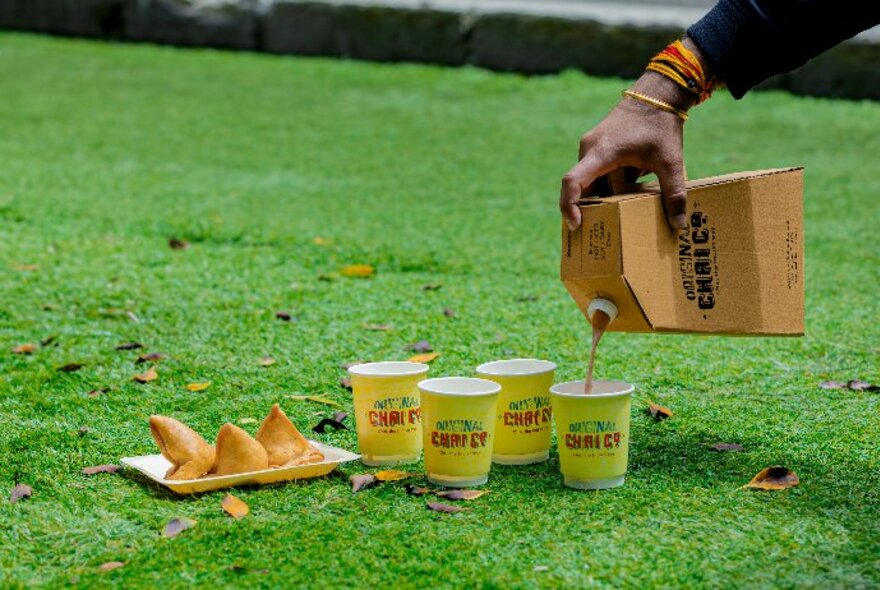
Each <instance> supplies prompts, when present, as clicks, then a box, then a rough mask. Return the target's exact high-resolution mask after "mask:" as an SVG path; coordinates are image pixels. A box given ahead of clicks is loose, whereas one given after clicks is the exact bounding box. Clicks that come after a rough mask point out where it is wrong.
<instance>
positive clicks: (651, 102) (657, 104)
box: [621, 90, 688, 121]
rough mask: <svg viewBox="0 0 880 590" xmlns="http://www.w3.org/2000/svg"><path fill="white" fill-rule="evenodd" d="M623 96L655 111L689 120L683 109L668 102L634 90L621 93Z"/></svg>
mask: <svg viewBox="0 0 880 590" xmlns="http://www.w3.org/2000/svg"><path fill="white" fill-rule="evenodd" d="M621 94H622V95H623V96H628V97H630V98H632V99H634V100H637V101H639V102H643V103H645V104H646V105H648V106H652V107H654V108H655V109H660V110H661V111H666V112H667V113H672V114H673V115H676V116H677V117H678V118H679V119H681V120H682V121H687V120H688V114H687V113H686V112H684V111H682V110H681V109H677V108H675V107H674V106H672V105H671V104H669V103H668V102H663V101H662V100H660V99H659V98H654V97H653V96H646V95H644V94H639V93H638V92H635V91H633V90H624V91H623V92H621Z"/></svg>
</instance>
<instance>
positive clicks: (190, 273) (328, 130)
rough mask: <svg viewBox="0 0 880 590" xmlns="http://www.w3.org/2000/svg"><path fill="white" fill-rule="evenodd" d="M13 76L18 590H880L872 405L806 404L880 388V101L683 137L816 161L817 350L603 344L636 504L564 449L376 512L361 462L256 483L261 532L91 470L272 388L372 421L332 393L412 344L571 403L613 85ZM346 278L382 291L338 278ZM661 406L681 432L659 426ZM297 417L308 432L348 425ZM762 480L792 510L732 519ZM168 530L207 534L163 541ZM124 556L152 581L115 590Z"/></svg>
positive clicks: (755, 100)
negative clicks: (595, 149)
mask: <svg viewBox="0 0 880 590" xmlns="http://www.w3.org/2000/svg"><path fill="white" fill-rule="evenodd" d="M0 79H2V81H3V82H2V85H0V130H2V131H0V273H2V281H0V363H2V365H0V366H2V370H0V380H2V381H0V420H2V428H0V490H2V492H3V495H4V496H5V495H6V494H8V491H9V490H10V489H11V488H12V486H13V483H14V481H15V480H20V481H23V482H26V483H28V484H30V485H32V486H33V488H34V496H33V497H32V498H31V499H29V500H25V501H22V502H19V503H17V504H14V505H12V504H10V503H9V502H7V501H6V500H5V498H4V499H0V570H2V573H0V576H2V577H0V584H2V585H3V586H5V587H9V586H12V587H15V586H19V585H20V586H24V585H32V584H45V585H50V586H62V585H67V584H71V583H73V584H77V585H79V586H81V587H95V586H105V585H106V586H120V587H121V586H126V587H133V586H138V587H150V586H153V587H163V588H165V587H170V588H174V587H188V586H189V585H191V584H199V585H201V586H208V587H209V586H231V585H234V584H235V585H242V586H246V587H250V586H261V587H266V588H270V587H281V586H286V587H307V586H311V587H327V586H331V585H339V586H348V587H396V586H400V587H417V586H419V587H425V586H428V585H429V584H430V585H437V586H438V587H449V588H451V587H457V588H465V587H484V588H515V587H519V588H526V587H533V586H547V587H560V586H568V587H592V586H595V587H604V588H619V587H633V588H639V587H646V586H656V587H674V586H681V587H695V586H705V587H718V588H730V587H768V588H769V587H777V588H791V587H799V588H820V587H826V588H827V587H846V588H867V587H876V586H877V585H880V558H878V555H880V519H878V514H880V476H878V469H880V457H878V455H880V451H878V443H877V441H878V439H880V420H878V411H880V397H878V395H877V394H876V393H856V392H850V391H824V390H821V389H819V388H818V387H817V385H818V383H819V382H820V381H822V380H825V379H840V380H843V379H848V378H853V377H861V378H864V379H868V380H878V379H880V372H878V362H877V361H878V352H880V328H878V324H877V319H878V314H880V307H878V303H877V301H878V299H877V292H876V291H877V286H878V283H880V281H878V279H880V276H878V274H880V270H878V269H880V264H878V262H880V260H878V250H877V243H876V234H877V222H878V213H877V212H878V208H877V195H878V194H880V177H878V176H877V174H876V172H877V170H876V155H877V154H878V153H880V134H878V129H880V104H876V103H875V104H871V103H853V102H833V101H825V100H812V99H805V98H794V97H791V96H788V95H785V94H780V93H770V92H768V93H758V94H754V95H752V96H749V97H747V98H746V99H745V100H743V101H741V102H740V103H735V102H734V101H733V100H731V99H730V98H729V97H728V96H718V97H717V98H715V99H713V100H712V101H710V102H709V103H707V104H706V105H704V106H702V107H700V108H699V110H698V111H697V112H695V113H694V116H693V117H692V119H691V122H689V123H688V131H687V163H688V168H689V172H690V174H691V176H692V177H699V176H705V175H710V174H716V173H723V172H729V171H734V170H744V169H757V168H766V167H776V166H786V165H795V164H802V165H805V166H806V176H805V191H806V195H805V197H806V215H807V220H806V222H807V228H806V236H807V243H806V249H807V266H806V272H807V335H806V336H805V337H804V338H802V339H772V338H736V339H733V338H701V337H684V336H652V335H631V334H610V335H609V336H608V337H607V340H606V341H605V342H604V343H603V349H602V351H601V355H602V356H601V358H600V360H599V363H598V368H597V372H598V374H599V375H601V376H606V377H616V378H622V379H627V380H630V381H632V382H634V383H635V384H636V386H637V389H636V394H635V397H634V408H635V409H634V413H633V425H632V433H633V441H632V442H633V448H632V455H631V464H630V467H631V470H630V474H629V478H628V480H627V484H626V486H625V487H623V488H621V489H618V490H615V491H609V492H602V493H579V492H575V491H570V490H567V489H565V488H563V487H562V485H561V478H560V476H559V474H558V461H557V459H556V457H555V453H554V454H553V456H551V459H550V461H549V462H547V463H546V464H542V465H536V466H530V467H522V468H514V467H497V468H494V469H493V471H492V474H491V478H490V483H489V485H488V486H487V487H488V488H489V489H491V490H492V493H491V494H489V495H488V496H486V497H484V498H481V499H479V500H477V501H474V502H471V503H470V504H468V507H469V508H470V510H469V511H468V512H466V513H462V514H457V515H441V514H436V513H432V512H429V511H427V510H426V509H425V502H424V499H422V498H413V497H408V496H406V495H405V494H404V493H403V491H402V490H401V489H400V487H399V486H398V485H396V484H387V485H385V486H383V487H380V488H376V489H371V490H368V491H364V492H362V493H359V494H357V495H352V494H351V493H350V491H349V489H348V485H347V475H350V474H351V473H356V472H361V471H365V470H366V469H365V468H363V467H361V466H358V465H355V464H351V465H349V466H347V467H345V468H344V469H343V470H342V475H341V476H340V477H329V478H324V479H321V480H316V481H312V482H309V483H302V484H290V485H280V486H273V487H269V488H265V489H254V488H247V489H239V490H237V491H236V492H235V493H236V494H237V495H238V496H239V497H240V498H242V499H243V500H245V501H246V502H247V503H248V504H249V505H250V507H251V511H252V512H251V515H250V516H248V517H247V518H245V519H244V520H242V521H239V522H235V521H233V520H232V519H230V518H228V517H227V516H225V515H224V514H223V513H222V512H221V510H220V507H219V504H220V500H221V498H222V497H223V493H221V492H217V493H210V494H205V495H202V496H198V497H187V498H179V497H175V496H173V495H171V494H169V493H167V492H165V491H163V490H162V489H159V488H156V487H153V486H151V485H147V484H145V483H144V482H143V481H141V480H139V479H137V478H134V477H129V476H126V475H123V474H117V475H98V476H94V477H90V478H87V477H85V476H82V475H80V469H81V468H82V467H84V466H89V465H95V464H100V463H112V462H115V461H118V459H119V458H120V457H122V456H126V455H137V454H143V453H152V452H155V448H154V445H153V442H152V440H151V438H150V435H149V431H148V428H147V423H146V419H147V416H148V415H149V414H151V413H165V414H172V415H174V416H177V417H179V418H181V419H183V420H184V421H187V422H188V423H190V424H191V425H192V426H193V427H195V428H196V429H198V430H200V431H201V432H202V433H204V434H205V435H206V436H213V433H214V432H216V429H217V428H218V427H219V426H220V425H221V424H222V423H223V422H224V421H235V420H238V419H239V418H241V417H260V416H262V414H263V413H264V412H265V411H267V410H268V408H269V406H270V404H271V403H272V402H275V401H282V402H284V398H283V397H282V396H283V394H289V393H308V394H326V395H328V396H329V397H331V398H332V399H335V400H337V401H338V402H339V403H341V404H342V405H343V406H345V408H348V409H350V408H351V399H350V394H349V393H348V392H346V391H344V390H342V389H340V388H339V387H338V385H337V381H338V379H339V378H340V377H341V376H342V371H341V370H340V369H339V368H338V365H339V364H340V363H341V362H344V361H348V360H353V359H356V358H371V359H386V358H400V357H404V356H406V353H405V351H404V350H403V349H404V347H405V345H406V344H407V343H408V342H412V341H414V340H417V339H421V338H424V339H428V340H429V341H430V342H431V343H432V344H433V345H434V347H435V348H436V349H437V350H438V351H440V352H442V356H441V357H440V358H439V359H438V360H437V361H436V362H435V363H434V366H433V369H432V374H433V375H446V374H471V373H472V370H473V368H474V367H475V366H476V365H477V364H478V363H480V362H483V361H486V360H491V359H495V358H503V357H511V356H537V357H545V358H550V359H552V360H555V361H557V362H558V364H559V370H558V372H557V379H558V380H568V379H573V378H577V377H579V376H580V375H581V373H582V371H583V368H584V360H585V351H586V346H587V338H588V331H587V329H586V326H585V322H584V321H583V319H582V317H581V315H580V313H579V312H578V310H577V309H576V308H575V306H574V305H573V303H572V302H571V301H570V299H569V297H568V295H567V294H566V292H565V290H564V288H563V287H562V284H561V283H560V281H559V279H558V257H559V237H558V236H559V218H558V212H557V209H556V204H555V202H556V199H557V194H558V184H559V178H560V176H561V175H562V173H563V172H565V170H566V169H567V168H568V167H569V166H570V164H571V163H572V161H573V157H574V156H575V154H576V148H577V140H578V138H579V136H580V134H581V133H582V132H583V131H584V130H586V129H587V128H589V127H590V126H591V125H593V124H594V123H595V122H597V121H598V120H599V119H600V118H601V116H602V115H603V114H604V113H605V112H606V111H607V110H608V109H609V108H610V107H611V105H612V104H613V103H614V102H615V100H616V99H617V96H618V94H617V93H618V92H619V90H620V88H621V87H622V86H623V85H624V82H623V81H620V80H599V79H594V78H589V77H586V76H583V75H580V74H574V73H570V74H564V75H561V76H554V77H546V78H532V79H525V78H522V77H518V76H512V75H498V74H492V73H488V72H484V71H478V70H473V69H457V70H450V69H441V68H433V67H423V66H409V65H397V66H388V65H375V64H365V63H349V62H344V61H332V60H322V59H296V58H280V57H271V56H265V55H248V54H233V53H220V52H213V51H180V50H174V49H170V48H158V47H148V46H133V45H127V46H119V45H105V44H98V43H90V42H79V41H69V40H54V39H48V38H39V37H30V36H25V35H11V34H4V35H0ZM172 235H173V236H179V237H181V238H184V239H186V240H189V241H190V242H192V247H191V248H190V249H188V250H185V251H173V250H171V249H169V248H168V246H167V241H168V238H169V236H172ZM316 236H322V237H324V238H326V239H328V240H332V242H331V244H330V245H323V246H322V245H318V244H316V243H314V238H315V237H316ZM351 263H367V264H373V265H375V266H376V268H377V274H376V276H375V277H373V278H371V279H367V280H357V279H337V280H332V281H322V280H319V278H318V277H319V276H321V275H325V274H329V273H333V272H336V271H338V269H339V268H341V267H342V266H344V265H346V264H351ZM23 265H24V266H25V268H27V266H26V265H37V266H38V267H39V269H38V270H30V271H27V270H21V268H22V266H23ZM427 283H442V289H440V290H438V291H423V290H422V286H423V285H425V284H427ZM47 305H48V306H51V307H50V309H44V306H47ZM447 307H448V308H452V309H454V310H455V311H456V313H457V315H456V317H454V318H452V319H449V318H447V317H445V316H444V315H443V313H442V312H443V309H444V308H447ZM278 310H288V311H290V312H291V313H293V314H294V315H295V316H297V318H298V321H297V322H291V323H285V322H281V321H279V320H276V319H275V318H274V314H275V312H276V311H278ZM127 311H131V312H132V313H133V314H135V316H136V317H137V318H138V319H139V320H140V322H139V323H135V322H134V321H132V319H130V318H129V317H128V315H127V314H126V312H127ZM364 322H373V323H388V324H392V325H393V326H394V328H395V330H394V331H392V332H372V331H367V330H364V329H363V328H362V324H363V323H364ZM51 335H56V336H57V340H56V342H55V343H53V344H51V345H50V346H47V347H45V348H42V349H40V350H38V351H37V352H36V353H35V354H34V355H32V356H21V355H13V354H11V353H10V349H11V348H12V347H13V346H15V345H17V344H20V343H23V342H36V341H39V340H42V339H44V338H47V337H49V336H51ZM129 340H136V341H140V342H143V343H144V344H146V345H147V346H148V348H149V350H154V351H161V352H164V353H166V354H168V355H169V356H170V358H169V359H168V360H166V361H164V362H162V363H160V365H159V371H160V378H159V379H158V380H157V381H156V382H154V383H152V384H149V385H138V384H136V383H133V382H132V381H131V380H130V379H131V376H132V374H133V373H134V372H135V367H134V365H133V363H132V361H133V359H134V358H135V357H136V356H137V351H134V352H117V351H114V347H115V346H116V345H117V344H119V343H120V342H124V341H129ZM264 354H272V355H274V356H275V357H276V358H278V359H279V362H278V363H277V364H276V365H275V366H273V367H271V368H262V367H260V366H258V365H257V360H258V359H259V358H260V357H261V356H262V355H264ZM74 361H75V362H81V363H85V367H84V368H83V369H82V370H80V371H78V372H75V373H60V372H58V371H56V370H55V368H56V367H57V366H59V365H62V364H64V363H67V362H74ZM204 380H210V381H212V382H213V384H212V385H211V387H210V388H209V389H208V390H206V391H204V392H201V393H190V392H188V391H187V390H186V389H185V387H184V386H185V385H186V384H187V383H189V382H192V381H204ZM98 387H110V388H111V390H110V392H109V393H107V394H106V395H104V396H101V397H97V398H90V397H88V396H87V395H86V393H87V392H88V391H90V390H92V389H94V388H98ZM648 400H655V401H657V402H660V403H662V404H664V405H667V406H669V407H671V408H672V409H673V410H674V411H675V412H676V415H675V417H674V418H672V419H670V420H667V421H665V422H662V423H654V422H653V421H652V420H650V419H649V418H648V417H647V416H646V415H645V414H644V411H643V410H644V408H645V406H646V405H647V401H648ZM284 407H285V409H286V410H287V411H288V412H289V413H290V414H291V416H293V417H294V419H295V420H296V421H297V422H298V423H299V424H300V425H301V426H303V427H307V426H310V425H312V424H313V423H315V422H316V421H317V420H318V419H319V418H320V417H321V416H322V415H324V414H326V413H327V412H328V411H329V409H328V408H325V407H322V406H319V405H316V404H310V403H307V402H292V401H289V400H288V401H287V402H284ZM82 427H87V428H88V432H86V433H84V434H81V433H80V432H79V431H80V429H81V428H82ZM247 428H251V429H252V428H253V426H248V427H247ZM322 438H323V440H325V441H328V442H330V443H333V444H337V445H340V446H344V447H346V448H350V449H355V448H356V440H355V437H354V434H353V433H352V432H343V433H340V434H328V435H326V436H324V437H322ZM713 442H738V443H742V444H743V445H745V447H746V452H744V453H730V454H720V453H715V452H712V451H710V450H708V448H707V447H706V446H705V443H713ZM773 464H784V465H786V466H788V467H790V468H791V469H793V470H794V471H796V472H797V473H798V474H799V476H800V477H801V485H800V487H798V488H795V489H791V490H788V491H784V492H778V493H761V492H749V491H743V490H738V487H739V486H740V485H742V484H743V483H745V482H747V481H748V480H749V479H750V478H751V477H752V476H753V475H754V474H755V473H756V472H757V471H759V470H760V469H762V468H763V467H765V466H768V465H773ZM174 516H187V517H190V518H194V519H196V520H198V526H197V527H196V528H195V529H193V530H190V531H186V532H185V533H183V534H182V535H180V536H179V537H177V538H175V539H171V540H168V539H162V538H160V537H159V535H158V532H159V531H160V530H161V529H162V527H163V526H164V524H165V523H166V522H167V521H168V520H169V519H170V518H172V517H174ZM111 560H122V561H126V562H127V565H126V566H125V567H124V568H122V569H119V570H116V571H113V572H110V573H99V572H98V571H97V567H98V566H99V565H100V564H102V563H104V562H107V561H111ZM233 566H241V567H243V568H244V569H236V568H233ZM536 566H546V570H544V569H543V568H538V570H537V571H536V570H535V567H536Z"/></svg>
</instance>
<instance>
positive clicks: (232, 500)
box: [220, 494, 251, 520]
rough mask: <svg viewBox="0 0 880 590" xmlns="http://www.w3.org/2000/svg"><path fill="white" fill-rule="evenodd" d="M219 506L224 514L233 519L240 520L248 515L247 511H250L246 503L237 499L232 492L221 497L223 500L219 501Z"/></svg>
mask: <svg viewBox="0 0 880 590" xmlns="http://www.w3.org/2000/svg"><path fill="white" fill-rule="evenodd" d="M220 507H221V508H223V510H225V511H226V514H228V515H229V516H231V517H232V518H234V519H235V520H241V519H242V518H244V517H245V516H247V515H248V512H250V511H251V509H250V508H248V505H247V504H245V503H244V502H243V501H242V500H239V499H238V498H236V497H235V496H233V495H232V494H226V496H225V497H224V498H223V501H222V502H220Z"/></svg>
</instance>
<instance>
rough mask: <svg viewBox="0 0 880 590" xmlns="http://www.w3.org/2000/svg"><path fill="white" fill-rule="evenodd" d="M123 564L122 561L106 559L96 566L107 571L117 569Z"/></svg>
mask: <svg viewBox="0 0 880 590" xmlns="http://www.w3.org/2000/svg"><path fill="white" fill-rule="evenodd" d="M124 565H125V562H124V561H108V562H107V563H102V564H101V565H100V566H98V569H99V570H100V571H102V572H109V571H113V570H115V569H119V568H121V567H123V566H124Z"/></svg>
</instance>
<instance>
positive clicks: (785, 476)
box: [743, 465, 800, 490]
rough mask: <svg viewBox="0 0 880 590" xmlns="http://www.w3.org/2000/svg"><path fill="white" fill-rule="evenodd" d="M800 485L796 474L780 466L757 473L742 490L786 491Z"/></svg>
mask: <svg viewBox="0 0 880 590" xmlns="http://www.w3.org/2000/svg"><path fill="white" fill-rule="evenodd" d="M799 483H800V479H798V476H797V474H796V473H795V472H794V471H791V470H790V469H788V468H786V467H783V466H782V465H774V466H773V467H767V468H766V469H762V470H761V471H759V472H758V474H757V475H756V476H755V477H753V478H752V481H750V482H749V483H747V484H746V485H744V486H743V487H744V488H752V489H754V490H786V489H788V488H792V487H794V486H796V485H798V484H799Z"/></svg>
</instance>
